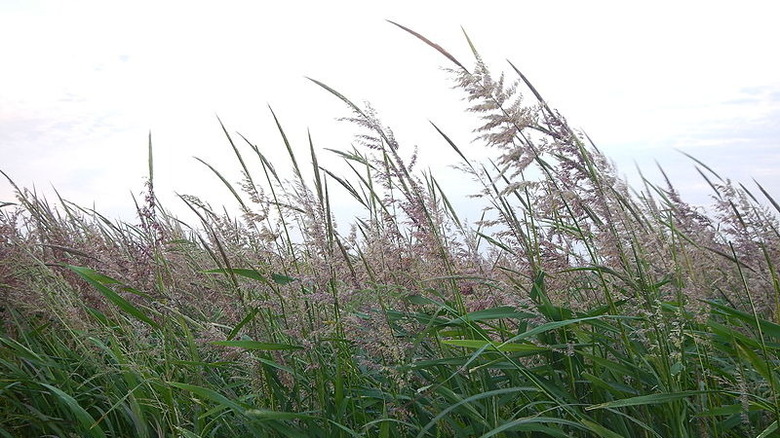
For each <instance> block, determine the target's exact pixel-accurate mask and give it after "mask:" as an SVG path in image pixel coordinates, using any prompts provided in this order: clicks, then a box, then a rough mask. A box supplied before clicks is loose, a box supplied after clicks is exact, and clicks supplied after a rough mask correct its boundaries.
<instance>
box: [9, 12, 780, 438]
mask: <svg viewBox="0 0 780 438" xmlns="http://www.w3.org/2000/svg"><path fill="white" fill-rule="evenodd" d="M399 27H401V28H402V29H404V30H406V31H407V32H409V33H410V34H411V35H413V36H415V37H417V38H419V39H421V40H422V41H423V42H424V43H425V44H427V45H428V46H430V47H432V48H434V49H435V50H437V51H438V52H439V53H440V54H442V55H444V56H445V58H446V59H447V61H448V62H450V63H451V64H452V69H451V70H450V74H451V75H452V78H453V81H454V84H455V88H457V89H459V90H461V92H463V93H464V96H465V100H466V101H467V104H468V106H467V107H466V110H467V111H468V112H469V113H473V114H475V115H476V116H477V117H478V119H479V120H480V121H481V125H480V127H479V128H478V129H477V132H476V134H477V138H476V139H475V141H474V142H473V144H472V145H469V146H468V147H479V146H481V147H484V148H488V149H489V150H490V151H493V152H494V155H493V158H491V159H488V160H486V161H484V162H477V161H474V160H470V159H468V158H467V155H468V150H467V149H466V146H464V145H460V144H457V143H456V142H455V141H453V140H452V137H451V136H449V135H448V134H447V128H446V127H444V126H433V128H432V129H435V130H436V131H437V132H438V133H439V134H440V135H441V147H443V148H449V149H451V150H452V151H453V152H454V153H455V155H456V156H458V157H460V159H461V162H460V163H459V164H458V166H459V169H461V170H462V171H463V172H464V173H465V174H466V175H467V176H468V177H469V178H471V179H472V180H473V181H474V182H475V186H474V188H473V191H474V193H475V194H476V195H477V196H478V199H479V200H480V202H481V203H482V205H483V207H484V213H483V214H482V218H481V220H479V221H477V222H475V223H466V222H465V221H464V220H462V219H461V215H460V214H459V212H458V211H457V209H456V208H455V207H454V205H456V203H455V202H451V198H450V195H451V194H448V193H446V192H445V190H443V185H442V184H441V183H440V180H438V179H437V178H436V177H435V176H434V175H432V174H430V173H425V172H419V171H417V170H416V168H415V154H413V153H412V154H411V155H409V153H408V152H407V151H405V150H404V148H403V146H402V145H401V144H399V142H398V141H397V140H396V138H395V136H394V135H393V132H392V130H391V129H390V128H388V127H387V126H385V125H384V124H383V123H382V122H381V120H380V119H379V117H378V115H377V114H376V112H375V111H374V110H373V109H371V108H370V107H362V106H359V105H356V104H355V103H353V102H352V101H351V100H350V99H348V98H347V97H346V96H344V95H343V94H341V93H339V92H338V91H336V90H334V89H332V88H330V87H329V86H328V85H326V84H324V83H321V82H318V81H314V82H315V83H317V84H319V85H320V86H321V87H322V88H323V89H325V90H326V91H327V92H329V93H331V94H333V95H334V96H335V97H336V98H338V99H341V100H342V101H343V102H344V103H345V104H346V107H347V109H348V110H349V111H350V115H349V116H347V117H345V118H344V119H346V120H347V122H349V123H353V124H354V125H355V126H356V127H357V128H358V129H359V131H358V133H357V135H356V142H355V145H354V147H353V148H352V149H350V150H339V151H330V152H331V153H334V154H336V155H337V156H338V157H341V158H342V159H343V162H344V165H345V168H346V169H348V171H347V172H346V173H344V172H336V171H334V170H329V169H327V168H324V167H322V166H320V165H319V162H320V160H318V155H317V154H318V149H317V148H316V146H315V143H314V140H313V139H311V138H309V144H308V145H305V146H306V148H305V152H304V154H305V155H306V158H305V159H304V158H303V156H302V155H301V153H302V152H301V150H300V149H299V147H298V145H293V144H291V143H290V141H289V140H288V137H287V135H286V133H285V131H284V129H283V125H282V122H281V121H280V120H278V119H277V118H276V115H275V114H273V112H272V113H271V115H272V117H273V118H274V120H275V122H276V125H277V127H278V131H279V134H280V135H281V138H282V143H283V144H284V146H285V149H286V151H287V155H288V158H289V161H288V163H287V164H285V165H284V166H286V167H287V168H288V169H290V170H291V175H290V176H285V174H284V173H283V172H281V171H279V170H278V169H282V168H283V167H277V166H278V165H279V163H274V162H272V161H271V160H270V159H269V158H268V156H267V155H266V154H265V153H264V152H263V151H262V150H261V148H260V147H258V146H257V145H255V144H253V143H252V142H251V141H250V140H248V139H247V138H245V137H243V136H241V135H240V134H231V132H230V131H229V130H228V129H227V128H226V127H225V126H224V125H223V124H222V122H221V121H220V122H219V123H220V125H221V128H222V129H223V131H224V133H225V135H226V140H227V143H228V144H229V145H230V148H231V150H232V152H233V153H234V154H235V157H236V160H237V162H238V166H239V167H240V171H241V173H242V180H241V181H238V182H236V183H233V182H231V181H229V179H228V178H226V177H225V176H224V174H223V173H221V171H220V170H218V169H216V168H214V167H213V166H211V165H209V164H208V163H205V162H203V164H204V165H205V166H207V168H208V169H209V171H210V172H212V173H214V175H215V176H216V177H218V179H220V181H221V182H222V183H223V184H224V185H225V189H226V193H228V194H229V196H230V198H231V202H233V201H235V204H236V205H237V207H238V215H237V216H235V215H231V214H229V213H228V212H227V210H225V211H223V212H218V211H215V210H214V209H213V208H212V207H211V206H210V205H208V204H207V203H206V202H204V201H202V200H201V199H199V198H197V197H196V196H193V195H190V194H182V195H180V199H181V201H182V203H183V205H185V206H186V207H187V208H189V209H190V210H191V211H192V212H193V213H194V214H195V215H196V217H198V218H199V220H200V223H199V224H195V225H188V224H186V223H184V222H182V221H180V220H179V219H177V218H176V217H173V216H172V215H171V214H170V213H169V212H167V211H166V210H164V209H163V208H162V207H161V206H160V205H159V203H158V202H157V198H156V197H155V193H154V184H153V182H154V179H153V177H154V169H153V165H152V144H151V138H150V142H149V177H148V180H147V183H146V190H145V193H144V197H143V199H142V201H141V202H140V204H139V203H138V202H137V203H136V208H137V211H138V222H137V223H128V222H115V221H112V220H110V219H108V218H106V217H104V216H102V215H100V214H99V213H98V212H95V211H92V210H89V209H85V208H81V207H79V206H76V205H74V204H72V203H69V202H67V201H66V200H64V199H62V198H58V205H57V206H56V207H55V206H53V205H52V204H50V203H49V202H48V201H47V200H46V199H45V198H43V197H41V196H39V195H38V194H36V193H35V192H30V191H28V190H25V189H22V188H17V198H18V203H17V204H16V205H10V204H6V205H4V206H3V207H0V231H1V232H0V292H2V303H1V306H2V313H3V325H2V331H0V368H1V369H2V372H1V373H0V376H1V377H0V435H3V436H43V435H46V436H63V437H64V436H141V437H147V436H184V437H196V436H214V437H221V436H225V437H228V436H230V437H233V436H322V437H332V436H344V437H347V436H386V437H389V436H417V437H425V436H462V437H466V436H482V437H490V436H506V437H510V436H518V437H521V436H527V437H537V436H554V437H591V436H598V437H610V438H612V437H668V436H674V437H686V436H708V437H742V436H756V437H768V436H774V435H775V434H777V433H778V432H777V429H778V413H779V412H778V377H780V375H779V374H778V365H779V362H778V348H780V343H779V342H780V341H779V338H780V325H778V318H780V304H779V299H778V296H779V292H780V281H778V274H777V267H776V263H777V259H778V251H780V234H778V229H779V228H778V221H777V216H776V213H775V211H772V210H771V209H770V208H769V207H767V206H771V207H773V208H774V209H775V210H780V208H778V204H777V203H776V202H775V201H774V200H773V199H772V197H771V196H770V194H769V193H768V192H767V191H766V190H765V189H764V188H763V187H761V186H760V185H757V188H758V192H760V195H761V196H762V197H763V198H764V200H760V198H758V197H757V196H756V194H754V193H751V192H750V191H749V190H748V189H747V188H746V187H744V186H742V185H738V184H735V183H733V182H731V181H729V180H728V179H723V178H721V177H720V176H719V175H718V174H716V173H715V172H714V171H712V170H711V169H710V168H708V167H707V166H706V165H704V164H703V163H701V162H699V161H696V160H695V159H694V161H695V162H696V164H697V165H698V168H697V170H698V171H699V173H700V174H701V175H702V177H703V178H705V180H706V181H707V182H708V183H709V185H710V186H711V187H712V189H713V199H714V208H713V209H712V210H711V211H712V212H713V213H712V214H707V213H706V211H702V210H699V209H697V208H695V207H694V206H692V205H690V204H688V203H686V202H685V201H683V200H682V199H681V198H680V196H679V194H678V192H677V191H676V190H675V189H674V187H673V186H672V185H671V183H670V182H669V181H668V180H667V181H666V185H665V186H661V185H658V184H654V183H652V182H651V181H650V180H648V179H645V180H644V184H643V186H642V187H641V188H638V189H637V188H632V187H629V186H628V185H627V184H626V183H625V182H624V181H622V180H621V179H620V178H619V177H618V176H617V172H616V170H615V169H614V168H613V166H612V165H611V164H610V162H609V160H608V159H607V158H606V157H605V156H604V155H603V154H602V153H601V152H600V151H599V150H598V149H597V148H596V147H595V145H593V143H592V142H590V140H589V139H588V138H587V136H585V135H584V134H582V133H580V132H577V131H575V130H573V129H571V128H570V127H569V125H568V123H567V122H566V120H565V119H564V118H563V117H562V116H561V115H560V114H558V113H557V112H556V111H553V110H552V109H551V108H549V106H548V105H547V104H546V103H545V101H544V100H543V99H542V97H541V95H540V93H539V92H538V91H537V90H536V89H535V88H534V87H533V86H532V85H531V83H530V82H529V81H528V79H527V78H526V77H525V76H524V75H523V74H522V73H520V71H519V70H518V69H516V68H515V67H514V66H513V65H511V64H510V65H509V67H510V70H509V74H510V75H511V76H512V77H517V79H516V80H510V79H507V78H506V76H505V75H504V74H500V75H499V76H498V77H496V76H495V75H494V74H493V73H492V72H491V71H490V70H489V68H488V66H487V65H486V64H485V63H484V62H483V60H482V58H481V57H480V55H479V53H478V51H477V50H476V49H475V47H474V45H473V44H472V43H471V41H470V40H468V43H469V45H470V47H471V48H472V51H473V54H474V61H475V62H474V66H473V67H471V68H467V67H466V66H465V64H463V63H461V62H460V61H459V60H457V59H456V58H455V57H454V56H452V55H451V54H450V53H449V52H447V51H446V50H444V49H443V48H441V47H440V46H438V45H436V44H434V43H433V42H431V41H429V40H427V39H426V38H425V37H423V36H422V35H420V34H418V33H416V32H414V31H412V30H410V29H407V28H404V27H403V26H399ZM521 88H527V89H528V91H529V92H530V94H531V96H532V98H533V99H534V101H533V102H530V103H528V102H526V101H525V99H524V95H523V94H522V93H521V92H520V91H519V90H520V89H521ZM308 162H310V165H311V167H308V165H307V164H308ZM4 175H5V174H4ZM9 181H11V180H10V178H9ZM11 183H12V184H13V182H11ZM757 194H758V193H757ZM333 196H348V197H350V198H352V199H354V201H355V203H356V204H357V205H359V206H360V207H361V208H362V209H363V210H362V214H359V215H358V216H356V217H354V218H347V222H346V223H347V224H348V227H347V228H343V227H339V226H338V225H337V219H339V220H344V219H343V218H337V215H338V211H336V210H335V209H334V208H333V207H332V205H333V204H332V199H333ZM342 224H343V222H342ZM341 230H348V231H347V232H343V231H341Z"/></svg>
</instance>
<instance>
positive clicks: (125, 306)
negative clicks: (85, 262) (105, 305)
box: [66, 265, 160, 328]
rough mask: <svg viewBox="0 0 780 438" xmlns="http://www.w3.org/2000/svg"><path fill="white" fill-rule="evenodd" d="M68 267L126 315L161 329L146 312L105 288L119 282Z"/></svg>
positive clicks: (101, 275) (84, 270) (79, 268)
mask: <svg viewBox="0 0 780 438" xmlns="http://www.w3.org/2000/svg"><path fill="white" fill-rule="evenodd" d="M66 267H67V268H68V269H70V270H71V271H73V272H75V273H76V274H78V275H79V276H80V277H81V278H83V279H84V280H86V282H87V283H89V284H90V285H92V287H94V288H95V289H97V290H98V291H99V292H100V293H102V294H103V295H104V296H105V297H106V298H108V300H109V301H111V302H112V303H114V305H115V306H117V307H119V308H120V309H122V310H123V311H125V313H128V314H130V315H132V316H134V317H135V318H136V319H138V320H140V321H143V322H145V323H147V324H149V325H150V326H152V327H154V328H160V326H159V324H157V323H156V322H154V321H153V320H152V319H151V318H149V317H148V316H146V315H145V314H144V312H142V311H141V309H139V308H138V307H136V306H134V305H133V304H132V303H130V302H129V301H127V300H125V299H124V298H122V297H121V296H120V295H119V294H117V293H116V292H114V291H113V290H111V289H110V288H108V287H106V286H105V284H119V283H120V282H119V281H117V280H115V279H113V278H111V277H107V276H105V275H103V274H100V273H98V272H95V271H93V270H92V269H89V268H84V267H81V266H71V265H66Z"/></svg>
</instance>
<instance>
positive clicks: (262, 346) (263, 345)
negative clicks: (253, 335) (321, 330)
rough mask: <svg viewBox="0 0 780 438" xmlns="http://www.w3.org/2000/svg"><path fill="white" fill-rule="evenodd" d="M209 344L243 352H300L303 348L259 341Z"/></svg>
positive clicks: (214, 342) (213, 342) (215, 342)
mask: <svg viewBox="0 0 780 438" xmlns="http://www.w3.org/2000/svg"><path fill="white" fill-rule="evenodd" d="M209 344H213V345H222V346H225V347H238V348H243V349H245V350H301V349H303V347H299V346H297V345H290V344H277V343H274V342H261V341H212V342H209Z"/></svg>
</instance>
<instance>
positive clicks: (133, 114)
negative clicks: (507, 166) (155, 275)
mask: <svg viewBox="0 0 780 438" xmlns="http://www.w3.org/2000/svg"><path fill="white" fill-rule="evenodd" d="M507 5H510V6H507ZM778 13H780V6H776V4H775V2H769V1H762V2H759V1H745V0H743V1H740V2H739V3H736V2H713V1H708V2H693V1H689V2H681V1H669V2H665V1H660V2H643V3H642V5H641V6H639V5H638V3H635V2H624V1H619V2H618V1H615V2H601V1H593V2H580V1H576V2H575V1H571V2H566V1H549V2H547V1H545V2H543V1H514V2H497V1H495V2H494V1H481V2H458V1H446V2H445V1H420V0H415V1H406V0H396V1H392V2H391V1H387V2H369V1H335V0H334V1H291V0H285V1H277V2H259V1H244V2H239V1H223V2H200V1H186V2H185V1H133V2H111V1H75V0H74V1H68V2H65V1H46V0H0V59H1V60H2V67H0V83H2V84H3V88H2V91H0V170H3V171H4V172H6V173H7V174H9V175H10V176H11V177H12V178H13V179H14V180H15V181H16V183H17V184H19V185H20V186H24V187H28V188H32V187H33V186H35V188H36V189H37V190H38V191H39V192H41V193H44V194H47V196H52V195H51V193H53V192H52V190H51V189H52V187H54V188H56V189H57V190H58V191H59V193H60V194H61V195H62V196H63V197H65V198H66V199H69V200H72V201H75V202H77V203H79V204H81V205H84V206H92V205H93V203H94V205H95V206H96V207H97V209H98V210H99V211H101V212H104V213H107V214H108V215H123V216H125V217H126V218H128V219H132V200H131V197H130V194H131V193H134V194H136V195H138V194H139V193H140V192H141V190H142V187H143V178H144V177H145V175H146V169H147V168H146V146H147V135H148V132H149V131H151V132H152V136H153V142H154V148H155V168H156V175H155V181H156V184H157V193H158V196H160V197H161V198H162V200H163V203H164V204H166V205H165V206H166V207H167V208H170V209H174V210H177V209H179V208H181V202H180V201H177V200H176V198H175V197H174V193H177V192H178V193H188V194H196V195H203V197H204V198H206V199H207V200H209V201H211V202H212V204H214V205H216V206H218V205H220V204H221V203H222V202H223V201H224V202H225V203H227V204H228V205H232V203H231V199H230V198H229V194H228V193H227V192H226V191H225V190H224V188H223V187H222V186H221V183H220V182H219V181H218V180H217V178H216V177H214V176H213V175H212V174H211V173H210V171H208V169H206V168H205V167H204V166H203V165H202V164H200V163H198V162H197V161H196V160H195V159H194V158H193V156H197V157H200V158H202V159H204V160H205V161H207V162H209V163H211V164H213V165H214V166H215V167H217V168H219V169H220V170H222V171H224V172H225V173H226V174H227V175H228V176H231V177H233V179H234V180H237V179H238V176H237V169H238V166H237V163H235V160H234V159H233V158H232V152H231V150H230V147H229V144H228V143H227V141H226V140H225V138H224V135H223V134H222V133H221V129H220V127H219V124H218V122H217V119H216V115H218V116H219V117H220V118H221V119H222V120H223V122H224V123H225V124H226V125H227V127H228V129H229V130H230V131H231V132H236V131H238V132H241V133H242V134H244V135H245V136H247V137H248V138H249V139H250V140H252V141H253V142H254V143H256V144H258V145H259V146H260V147H261V149H262V150H263V151H265V152H266V153H267V154H268V155H269V156H271V157H278V159H277V158H274V159H276V160H277V161H278V163H280V164H277V167H280V166H281V167H284V166H283V165H284V164H285V163H286V161H285V160H286V157H285V155H284V146H283V143H282V142H281V140H280V138H279V134H278V132H277V131H276V129H275V127H274V125H273V118H272V117H271V114H270V112H269V109H268V106H269V105H270V106H271V107H272V108H273V109H274V111H275V112H276V114H277V116H278V117H279V119H280V121H281V123H282V124H283V125H284V127H285V129H286V130H287V133H288V135H289V136H290V138H291V139H292V141H293V143H294V146H295V147H296V149H297V150H299V151H300V154H301V157H303V158H300V161H304V162H305V161H307V160H306V159H307V158H308V157H307V156H306V155H304V154H306V153H307V147H308V144H307V140H306V135H307V129H310V130H311V133H312V137H313V139H314V142H315V146H317V147H320V148H323V149H324V148H344V149H347V148H349V147H350V140H351V137H350V132H351V131H350V130H349V129H351V128H349V127H346V126H344V125H343V124H342V123H339V122H336V121H335V118H337V117H340V116H344V115H347V114H348V113H347V112H346V108H345V107H344V106H343V105H342V104H341V103H340V102H339V101H337V99H335V98H334V97H333V96H331V95H329V94H328V93H326V92H325V91H324V90H322V89H320V88H318V87H317V86H316V85H314V84H313V83H311V82H309V81H308V80H307V79H306V78H305V77H306V76H309V77H312V78H315V79H318V80H320V81H323V82H325V83H327V84H329V85H331V86H332V87H334V88H336V89H337V90H339V91H340V92H342V93H343V94H345V95H347V96H349V97H350V98H352V99H353V100H354V101H356V102H362V101H370V102H371V103H372V104H373V106H374V107H375V108H377V109H378V111H379V113H380V116H382V118H383V120H384V122H385V123H386V124H389V125H391V126H392V127H393V128H394V130H395V132H396V135H397V137H398V138H399V140H400V141H401V142H402V147H408V151H409V153H410V152H411V150H412V148H413V146H414V145H418V146H420V149H421V152H422V158H423V160H424V161H423V164H425V165H433V166H437V165H440V164H442V163H443V162H444V161H447V162H452V163H454V162H456V157H455V156H454V154H452V153H451V152H450V150H449V148H448V146H447V145H446V144H445V143H444V142H443V141H442V140H441V139H440V138H439V137H438V135H437V134H435V132H433V129H432V128H431V126H430V124H429V120H430V121H433V122H435V123H436V124H437V125H438V126H440V127H441V128H442V129H444V130H445V131H450V132H451V133H452V134H453V135H454V136H455V137H456V138H460V139H463V143H464V144H463V145H462V146H464V147H465V148H466V149H467V150H468V141H467V140H468V139H470V138H471V136H470V135H469V134H468V132H467V131H464V125H463V124H462V123H460V121H461V120H462V114H463V109H464V108H465V103H464V102H462V101H461V100H460V98H461V97H462V95H461V94H460V93H459V92H457V91H455V90H451V89H450V85H451V84H450V82H448V76H447V74H446V73H444V72H443V71H441V70H440V69H439V67H440V66H445V65H446V59H444V58H443V57H442V56H441V55H440V54H438V53H436V52H435V51H433V50H432V49H431V48H429V47H427V46H425V45H424V44H423V43H421V42H420V41H418V40H416V39H414V38H413V37H412V36H410V35H409V34H406V33H405V32H403V31H401V30H400V29H398V28H396V27H394V26H392V25H390V24H389V23H387V22H386V21H385V19H390V20H393V21H397V22H399V23H401V24H404V25H406V26H408V27H410V28H412V29H415V30H416V31H418V32H420V33H422V34H423V35H426V36H427V37H428V38H430V39H431V40H433V41H435V42H437V43H439V44H440V45H442V46H443V47H445V48H446V49H448V50H449V51H450V52H451V53H453V54H454V55H455V56H456V57H457V58H459V59H460V60H461V62H463V63H464V64H466V65H472V63H471V61H472V58H471V56H470V50H469V48H468V45H467V43H466V41H465V39H464V37H463V33H462V31H461V26H462V27H463V28H464V29H465V30H466V31H467V32H468V34H469V36H470V37H471V39H472V40H473V42H474V43H475V44H476V46H477V48H478V49H479V50H480V52H481V53H482V55H483V57H484V58H485V60H486V61H487V63H488V64H489V65H491V66H493V67H494V69H495V70H496V71H500V70H503V69H506V68H507V64H506V61H505V60H506V59H509V60H511V61H512V62H513V63H514V64H515V65H516V66H517V67H518V68H520V69H521V70H522V71H523V72H524V73H525V74H526V76H527V77H528V78H529V79H530V80H531V81H532V82H533V83H534V84H535V85H536V88H537V89H538V90H539V91H540V92H541V93H542V95H543V96H545V98H546V99H547V100H548V102H549V103H550V105H551V106H552V107H554V108H557V109H559V110H560V111H561V112H562V113H563V114H564V115H565V116H566V117H567V119H568V120H569V122H570V124H571V125H573V126H574V127H577V128H582V129H584V130H585V131H586V132H587V133H588V134H589V135H590V136H591V138H592V139H593V140H594V141H595V142H596V144H597V145H598V146H599V147H600V148H601V149H602V150H603V151H604V152H605V153H606V154H607V155H608V156H610V157H611V158H613V159H614V160H615V161H616V162H617V163H618V166H619V167H620V169H621V172H622V173H625V174H632V173H633V163H634V162H637V163H638V164H639V165H640V166H641V167H642V169H643V170H644V171H646V173H647V174H649V175H650V176H651V177H652V178H654V179H655V180H657V181H659V180H660V178H659V177H658V173H657V172H656V171H655V169H654V162H653V160H654V159H655V160H658V161H659V162H660V163H661V164H662V165H663V166H664V168H665V169H667V170H668V171H669V173H670V174H671V176H672V178H673V181H674V182H676V183H677V185H678V186H679V188H681V189H682V190H683V192H684V193H690V194H691V195H690V196H692V197H693V198H694V199H697V200H704V199H705V193H706V191H705V188H704V187H705V186H704V183H703V181H701V180H700V178H699V177H698V175H697V174H696V172H695V171H694V170H693V164H692V163H691V162H690V161H689V160H688V159H687V158H685V157H684V156H683V155H681V154H679V153H678V152H676V151H675V148H676V149H681V150H683V151H685V152H688V153H690V154H692V155H694V156H697V157H699V158H700V159H702V160H704V161H705V162H706V163H708V164H710V165H711V166H712V167H713V168H714V169H716V170H717V171H719V172H720V173H721V175H723V176H728V177H732V178H734V179H736V180H739V181H743V182H745V183H746V184H749V185H751V186H752V182H751V181H750V178H751V177H755V178H756V179H757V180H758V181H759V182H761V183H762V184H763V185H764V186H765V187H766V188H767V189H769V190H770V192H772V193H773V194H774V195H776V196H777V197H778V198H780V190H778V189H777V188H778V187H780V172H778V166H779V165H780V58H778V56H777V47H776V46H777V43H778V42H780V26H778V25H777V23H776V19H777V17H778V16H779V15H778ZM529 101H530V96H529ZM323 154H327V153H326V152H323ZM425 160H427V162H426V161H425ZM471 189H473V188H472V187H470V188H468V190H471ZM451 190H453V191H455V193H452V195H451V196H456V195H458V193H457V190H458V187H456V186H452V188H451ZM12 200H13V199H12V193H11V187H10V185H9V184H7V183H6V182H5V181H0V202H2V201H12ZM472 219H473V218H472Z"/></svg>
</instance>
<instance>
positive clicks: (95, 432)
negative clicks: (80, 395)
mask: <svg viewBox="0 0 780 438" xmlns="http://www.w3.org/2000/svg"><path fill="white" fill-rule="evenodd" d="M41 386H43V387H45V388H46V389H48V390H49V391H51V392H52V393H54V395H56V396H57V397H58V398H59V399H60V400H62V401H63V403H65V405H66V406H67V407H68V409H69V410H70V411H71V412H72V413H73V415H74V416H75V417H76V419H77V420H78V422H79V424H80V425H81V427H82V428H84V430H85V431H87V432H88V433H89V436H93V437H105V436H106V434H105V433H104V432H103V429H101V428H100V427H98V426H97V424H96V422H95V419H94V418H92V416H91V415H89V412H87V411H85V410H84V408H82V407H81V405H79V403H78V402H77V401H76V399H74V398H73V397H71V396H70V395H69V394H67V393H65V392H64V391H62V390H61V389H59V388H57V387H54V386H51V385H48V384H46V383H41Z"/></svg>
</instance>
